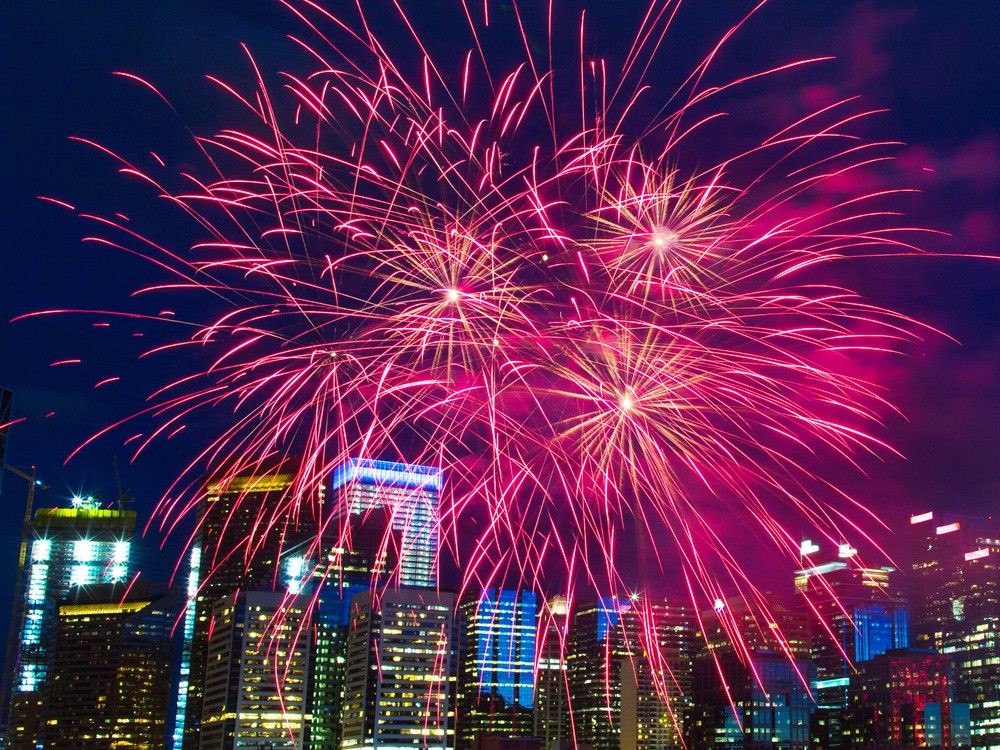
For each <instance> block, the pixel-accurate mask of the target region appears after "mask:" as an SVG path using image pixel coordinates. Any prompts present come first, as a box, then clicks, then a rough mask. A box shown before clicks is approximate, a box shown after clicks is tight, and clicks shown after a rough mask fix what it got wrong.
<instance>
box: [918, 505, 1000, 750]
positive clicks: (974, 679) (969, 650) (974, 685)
mask: <svg viewBox="0 0 1000 750" xmlns="http://www.w3.org/2000/svg"><path fill="white" fill-rule="evenodd" d="M909 526H910V537H911V558H912V572H913V575H912V579H913V580H912V585H913V601H914V603H915V604H917V606H916V607H915V608H914V613H913V635H914V641H915V645H916V646H918V647H921V648H930V649H935V650H938V651H941V652H943V653H945V654H947V655H949V657H950V658H951V660H952V665H953V669H954V677H955V693H956V698H957V700H958V701H959V702H960V703H968V704H969V710H970V713H971V720H972V747H973V748H994V747H1000V677H998V675H1000V528H998V526H997V524H996V523H995V522H994V521H991V520H987V519H984V518H974V517H959V516H950V515H942V514H938V513H933V512H927V513H920V514H917V515H914V516H912V517H911V518H910V524H909Z"/></svg>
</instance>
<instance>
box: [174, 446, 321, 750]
mask: <svg viewBox="0 0 1000 750" xmlns="http://www.w3.org/2000/svg"><path fill="white" fill-rule="evenodd" d="M294 480H295V472H294V471H293V470H292V469H290V468H288V467H287V466H286V467H276V468H275V469H274V470H272V471H269V472H263V471H262V472H261V473H259V474H245V475H240V476H236V477H232V478H228V479H226V480H225V481H213V482H209V483H208V484H207V486H206V488H205V491H204V494H203V496H202V498H201V501H200V505H199V508H198V536H197V538H196V540H195V542H194V544H193V545H192V549H191V552H190V558H189V561H190V565H191V568H190V571H189V578H188V582H187V586H188V591H189V592H194V593H193V594H190V596H191V600H192V602H193V606H192V605H191V604H189V606H188V610H187V612H186V613H185V622H184V628H185V633H188V632H189V633H190V639H189V640H187V641H186V642H185V643H184V650H185V653H186V654H188V657H187V658H188V670H187V671H188V685H187V694H186V696H184V697H182V698H181V699H179V700H178V702H177V703H178V712H179V711H180V709H181V708H182V707H183V711H184V713H183V717H181V716H180V715H178V718H177V721H176V725H177V726H181V725H182V726H183V732H181V731H180V730H178V731H176V732H175V734H177V735H180V734H183V739H182V741H181V744H180V745H178V744H177V743H176V741H175V743H174V747H175V748H178V747H182V748H183V750H197V748H198V747H199V744H198V743H199V739H198V738H199V728H200V725H201V717H202V712H203V706H202V696H203V690H204V682H205V676H206V667H207V657H208V641H209V625H210V622H211V618H212V612H213V609H214V607H215V604H216V602H217V601H218V600H219V599H221V598H223V597H228V596H230V595H231V594H233V593H234V592H236V591H239V590H253V591H277V590H284V582H282V581H280V580H279V579H280V577H281V576H280V570H279V567H280V566H279V558H280V557H281V556H282V554H283V552H284V551H285V550H288V549H290V548H294V547H296V546H298V545H300V544H302V543H303V542H304V541H305V540H308V539H310V538H313V537H314V536H315V533H316V530H315V526H314V525H311V524H310V522H309V521H308V520H307V519H306V518H304V517H303V518H302V519H300V520H298V521H296V522H288V523H286V519H288V518H289V516H290V514H289V513H288V512H287V510H286V507H287V504H288V503H289V502H290V497H289V492H290V491H291V488H292V484H293V482H294ZM192 612H193V615H192ZM190 617H193V621H191V622H189V621H188V619H187V618H190ZM183 666H184V665H183V664H182V670H183Z"/></svg>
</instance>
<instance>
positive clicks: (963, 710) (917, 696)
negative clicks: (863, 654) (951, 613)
mask: <svg viewBox="0 0 1000 750" xmlns="http://www.w3.org/2000/svg"><path fill="white" fill-rule="evenodd" d="M949 671H950V669H949V664H948V658H947V657H946V656H945V655H944V654H935V653H932V652H930V651H910V650H906V649H899V650H890V651H887V652H885V653H883V654H881V655H880V656H877V657H875V658H873V659H870V660H868V661H864V662H862V663H860V664H858V669H857V672H856V673H855V674H854V675H852V677H851V687H850V709H849V712H848V715H847V721H846V722H845V730H844V734H845V744H846V745H848V746H850V747H863V748H867V747H879V748H881V747H891V748H911V747H912V748H918V747H929V748H941V750H952V749H954V748H967V747H969V742H970V738H971V734H970V726H969V706H968V704H962V703H955V702H954V700H953V690H952V686H951V684H950V679H949Z"/></svg>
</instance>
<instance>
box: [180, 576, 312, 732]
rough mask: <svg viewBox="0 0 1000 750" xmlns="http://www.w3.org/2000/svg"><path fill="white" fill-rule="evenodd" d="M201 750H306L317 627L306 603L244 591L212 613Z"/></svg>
mask: <svg viewBox="0 0 1000 750" xmlns="http://www.w3.org/2000/svg"><path fill="white" fill-rule="evenodd" d="M209 632H210V638H209V643H208V666H207V669H206V672H205V683H204V691H205V692H204V699H203V705H204V708H203V713H202V720H201V729H200V742H199V747H200V748H201V750H236V749H237V748H265V747H266V748H268V749H269V750H302V748H304V747H306V745H305V742H306V739H307V737H308V732H309V722H310V718H311V717H310V714H309V712H308V710H307V702H308V687H309V669H310V663H309V656H310V651H311V648H312V642H311V639H312V628H311V626H310V622H309V599H308V597H304V596H293V595H290V594H287V593H285V592H272V591H263V592H262V591H245V592H239V593H234V594H231V595H229V596H226V597H223V598H222V599H220V600H219V601H217V602H216V604H215V606H214V607H213V609H212V622H211V625H210V629H209Z"/></svg>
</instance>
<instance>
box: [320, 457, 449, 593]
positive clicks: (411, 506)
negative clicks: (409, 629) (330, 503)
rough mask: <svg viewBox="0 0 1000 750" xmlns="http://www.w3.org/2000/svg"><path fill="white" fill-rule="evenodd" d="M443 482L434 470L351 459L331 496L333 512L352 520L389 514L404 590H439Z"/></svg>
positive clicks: (335, 477) (335, 480) (333, 483)
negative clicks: (355, 516) (368, 513)
mask: <svg viewBox="0 0 1000 750" xmlns="http://www.w3.org/2000/svg"><path fill="white" fill-rule="evenodd" d="M443 481H444V475H443V472H442V471H441V469H438V468H435V467H433V466H418V465H415V464H402V463H393V462H390V461H376V460H373V459H368V458H352V459H349V460H347V461H345V462H344V463H343V464H341V465H340V466H338V467H337V468H336V469H335V470H334V472H333V479H332V481H331V484H330V491H331V493H337V496H336V501H335V506H334V507H336V508H341V509H345V508H346V509H350V512H351V513H353V514H360V513H363V512H365V511H367V510H371V509H373V508H378V507H385V508H388V509H389V511H390V516H391V519H392V527H393V529H395V530H396V531H397V532H399V534H400V538H401V541H400V543H401V557H400V564H399V583H400V585H401V586H410V587H413V586H434V585H436V583H437V554H438V528H439V519H438V502H439V496H440V492H441V487H442V485H443Z"/></svg>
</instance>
